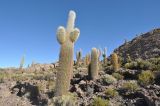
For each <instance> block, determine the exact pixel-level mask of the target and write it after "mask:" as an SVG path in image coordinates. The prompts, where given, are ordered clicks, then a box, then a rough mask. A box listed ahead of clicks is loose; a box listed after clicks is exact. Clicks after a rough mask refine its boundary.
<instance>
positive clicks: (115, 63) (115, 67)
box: [111, 53, 119, 72]
mask: <svg viewBox="0 0 160 106" xmlns="http://www.w3.org/2000/svg"><path fill="white" fill-rule="evenodd" d="M111 61H112V65H113V70H114V71H115V72H116V71H118V70H119V63H118V56H117V54H116V53H113V54H112V57H111Z"/></svg>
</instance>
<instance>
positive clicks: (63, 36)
mask: <svg viewBox="0 0 160 106" xmlns="http://www.w3.org/2000/svg"><path fill="white" fill-rule="evenodd" d="M75 19H76V13H75V12H74V11H72V10H71V11H70V12H69V16H68V22H67V28H66V29H65V28H64V27H63V26H60V27H58V29H57V40H58V42H59V43H60V44H61V45H62V44H64V42H66V40H70V41H71V42H72V43H74V42H75V41H76V40H77V39H78V37H79V34H80V31H79V29H78V28H74V22H75Z"/></svg>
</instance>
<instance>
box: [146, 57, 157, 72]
mask: <svg viewBox="0 0 160 106" xmlns="http://www.w3.org/2000/svg"><path fill="white" fill-rule="evenodd" d="M148 61H149V62H150V63H151V64H152V70H153V71H160V57H158V58H151V59H149V60H148Z"/></svg>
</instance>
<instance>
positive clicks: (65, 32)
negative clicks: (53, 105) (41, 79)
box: [55, 11, 119, 96]
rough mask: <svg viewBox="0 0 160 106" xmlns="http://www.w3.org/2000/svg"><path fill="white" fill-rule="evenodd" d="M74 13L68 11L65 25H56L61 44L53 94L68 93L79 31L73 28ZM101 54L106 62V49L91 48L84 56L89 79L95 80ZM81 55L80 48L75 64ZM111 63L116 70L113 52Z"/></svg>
mask: <svg viewBox="0 0 160 106" xmlns="http://www.w3.org/2000/svg"><path fill="white" fill-rule="evenodd" d="M75 18H76V14H75V12H74V11H70V12H69V17H68V23H67V27H66V28H64V27H63V26H60V27H58V29H57V40H58V42H59V44H60V45H61V49H60V55H59V67H58V72H57V79H56V87H55V96H62V95H66V94H67V93H68V90H69V87H70V80H71V79H72V77H73V53H74V43H75V42H76V40H77V39H78V37H79V34H80V31H79V29H78V28H74V22H75ZM101 54H102V56H103V62H104V64H106V62H107V59H106V49H104V51H103V53H101V51H100V50H99V49H96V48H92V51H91V56H90V54H88V55H86V57H85V62H86V63H85V64H86V65H87V66H88V67H89V70H88V76H89V79H90V80H96V79H97V78H98V73H99V63H100V59H99V58H100V56H101ZM81 57H82V53H81V50H80V51H78V52H77V54H76V58H77V62H76V65H77V66H79V63H80V60H81ZM111 60H112V64H113V69H114V71H118V68H119V65H118V56H117V55H116V54H115V53H114V54H113V55H112V59H111Z"/></svg>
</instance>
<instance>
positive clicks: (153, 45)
mask: <svg viewBox="0 0 160 106" xmlns="http://www.w3.org/2000/svg"><path fill="white" fill-rule="evenodd" d="M115 52H117V53H118V54H119V55H120V56H122V57H125V56H126V55H127V54H129V55H130V57H131V58H132V59H136V58H142V59H149V58H153V57H158V56H160V28H159V29H154V30H152V31H150V32H147V33H145V34H142V35H140V36H137V37H136V38H134V39H133V40H131V41H129V42H127V41H126V42H125V43H124V44H123V45H121V46H120V47H118V48H117V49H115Z"/></svg>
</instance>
